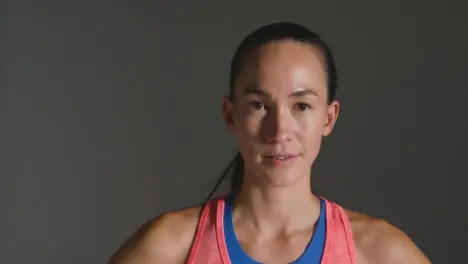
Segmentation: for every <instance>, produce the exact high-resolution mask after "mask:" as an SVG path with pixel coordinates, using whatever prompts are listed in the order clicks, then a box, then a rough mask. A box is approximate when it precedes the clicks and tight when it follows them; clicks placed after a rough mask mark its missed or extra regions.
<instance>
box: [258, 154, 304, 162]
mask: <svg viewBox="0 0 468 264" xmlns="http://www.w3.org/2000/svg"><path fill="white" fill-rule="evenodd" d="M298 156H299V155H298V154H292V153H266V154H264V155H262V157H263V159H264V160H265V161H266V162H268V163H270V164H274V165H285V164H290V163H292V162H294V161H295V160H296V159H297V157H298Z"/></svg>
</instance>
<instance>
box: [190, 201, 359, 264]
mask: <svg viewBox="0 0 468 264" xmlns="http://www.w3.org/2000/svg"><path fill="white" fill-rule="evenodd" d="M224 198H225V197H219V198H215V199H213V200H211V201H210V202H209V203H208V204H207V205H206V207H205V209H204V210H203V212H202V214H201V218H200V222H199V223H198V227H197V233H196V234H195V240H194V243H193V246H192V248H191V250H190V254H189V257H188V260H187V264H231V261H230V260H229V256H228V251H227V247H226V241H225V239H224V227H223V219H224V206H225V201H224ZM322 199H323V198H322ZM324 201H325V205H326V238H325V248H324V251H323V256H322V261H321V262H320V263H321V264H356V253H355V247H354V242H353V236H352V233H351V224H350V222H349V220H348V218H347V216H346V213H345V212H344V210H343V208H342V207H341V206H339V205H338V204H336V203H334V202H331V201H327V200H325V199H324Z"/></svg>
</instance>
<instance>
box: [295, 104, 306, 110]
mask: <svg viewBox="0 0 468 264" xmlns="http://www.w3.org/2000/svg"><path fill="white" fill-rule="evenodd" d="M297 106H298V108H299V110H301V111H304V110H306V109H307V105H306V104H303V103H299V104H298V105H297Z"/></svg>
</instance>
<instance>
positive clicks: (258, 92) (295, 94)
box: [244, 87, 319, 98]
mask: <svg viewBox="0 0 468 264" xmlns="http://www.w3.org/2000/svg"><path fill="white" fill-rule="evenodd" d="M249 94H255V95H258V96H262V97H268V98H271V94H270V93H268V92H266V91H264V90H262V89H259V88H256V87H248V88H247V89H246V90H245V91H244V95H249ZM306 95H314V96H319V95H318V93H317V92H316V91H314V90H312V89H307V88H304V89H300V90H298V91H294V92H292V93H291V94H289V97H296V98H297V97H303V96H306Z"/></svg>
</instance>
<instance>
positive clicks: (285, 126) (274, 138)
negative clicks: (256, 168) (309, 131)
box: [263, 107, 293, 144]
mask: <svg viewBox="0 0 468 264" xmlns="http://www.w3.org/2000/svg"><path fill="white" fill-rule="evenodd" d="M292 118H293V117H292V116H291V113H290V112H289V111H288V110H287V109H285V108H282V107H277V108H275V109H270V111H268V113H267V114H266V116H265V119H264V124H263V129H264V133H263V134H264V136H265V140H266V142H267V143H270V144H274V143H285V142H288V141H290V140H291V130H292V121H291V120H292Z"/></svg>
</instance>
